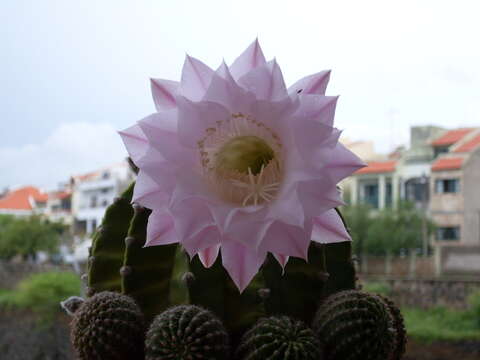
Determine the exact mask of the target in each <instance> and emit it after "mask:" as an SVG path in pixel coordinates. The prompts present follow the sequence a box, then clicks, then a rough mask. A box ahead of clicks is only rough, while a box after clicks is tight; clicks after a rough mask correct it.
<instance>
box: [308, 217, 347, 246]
mask: <svg viewBox="0 0 480 360" xmlns="http://www.w3.org/2000/svg"><path fill="white" fill-rule="evenodd" d="M312 240H313V241H316V242H318V243H320V244H329V243H337V242H342V241H351V240H352V239H351V237H350V235H349V234H348V232H347V230H346V229H345V226H344V225H343V222H342V219H341V218H340V216H339V215H338V213H337V211H336V210H335V209H332V210H328V211H326V212H325V213H323V214H322V215H320V216H317V217H315V218H314V219H313V232H312Z"/></svg>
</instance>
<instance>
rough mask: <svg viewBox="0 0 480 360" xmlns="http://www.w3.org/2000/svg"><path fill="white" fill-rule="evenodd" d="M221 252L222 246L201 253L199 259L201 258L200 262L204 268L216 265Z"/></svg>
mask: <svg viewBox="0 0 480 360" xmlns="http://www.w3.org/2000/svg"><path fill="white" fill-rule="evenodd" d="M219 251H220V244H217V245H214V246H210V247H209V248H206V249H205V250H202V251H199V252H198V257H199V258H200V261H201V262H202V264H203V266H205V267H206V268H209V267H211V266H212V265H213V264H214V263H215V260H217V257H218V252H219Z"/></svg>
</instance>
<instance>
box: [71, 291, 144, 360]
mask: <svg viewBox="0 0 480 360" xmlns="http://www.w3.org/2000/svg"><path fill="white" fill-rule="evenodd" d="M144 333H145V326H144V319H143V315H142V313H141V311H140V309H139V307H138V306H137V304H136V303H135V302H134V301H133V300H132V299H131V298H129V297H128V296H124V295H121V294H118V293H114V292H108V291H104V292H100V293H97V294H96V295H94V296H93V297H91V298H89V299H87V300H86V301H85V302H84V303H83V304H82V305H81V306H80V307H79V308H78V309H77V310H76V311H75V312H74V314H73V321H72V324H71V338H72V343H73V347H74V349H75V351H76V353H77V355H78V358H79V359H81V360H95V359H98V360H103V359H109V360H137V359H138V360H140V359H143V352H144V350H143V349H144V348H143V341H144Z"/></svg>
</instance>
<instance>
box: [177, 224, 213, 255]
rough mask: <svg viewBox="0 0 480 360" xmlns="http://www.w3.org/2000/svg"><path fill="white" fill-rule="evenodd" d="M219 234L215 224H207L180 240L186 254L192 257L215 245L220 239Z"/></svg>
mask: <svg viewBox="0 0 480 360" xmlns="http://www.w3.org/2000/svg"><path fill="white" fill-rule="evenodd" d="M221 239H222V238H221V235H220V232H219V231H218V228H217V227H216V226H215V225H208V226H206V227H204V228H203V229H201V230H200V231H199V232H197V233H196V234H194V235H193V236H192V237H190V238H188V239H186V240H185V241H183V242H182V245H183V247H184V249H185V251H186V252H187V253H188V255H189V256H190V257H191V258H192V257H194V256H195V255H196V254H200V252H201V251H203V250H205V249H208V248H211V247H212V246H216V245H218V244H219V243H220V241H221Z"/></svg>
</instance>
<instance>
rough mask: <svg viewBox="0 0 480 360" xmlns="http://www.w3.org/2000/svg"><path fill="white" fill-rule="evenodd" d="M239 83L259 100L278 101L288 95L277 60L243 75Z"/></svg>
mask: <svg viewBox="0 0 480 360" xmlns="http://www.w3.org/2000/svg"><path fill="white" fill-rule="evenodd" d="M238 83H239V84H240V85H241V86H242V87H243V88H245V89H247V90H248V91H250V92H252V93H254V94H255V96H256V97H257V99H259V100H271V101H278V100H282V99H283V98H285V97H286V96H288V93H287V89H286V87H285V81H284V80H283V75H282V71H281V70H280V67H279V66H278V64H277V62H276V61H275V60H272V61H269V62H268V63H267V64H265V65H263V66H260V67H257V68H255V69H253V70H252V71H250V72H249V73H248V74H246V75H244V76H242V77H241V78H240V79H239V80H238Z"/></svg>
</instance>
